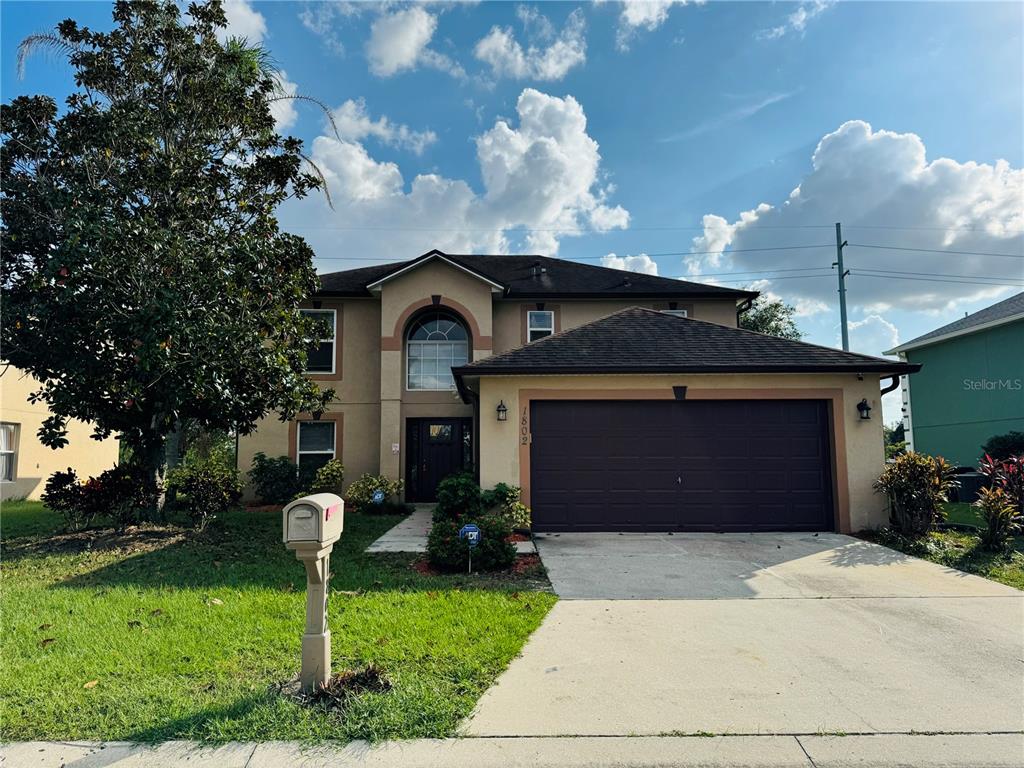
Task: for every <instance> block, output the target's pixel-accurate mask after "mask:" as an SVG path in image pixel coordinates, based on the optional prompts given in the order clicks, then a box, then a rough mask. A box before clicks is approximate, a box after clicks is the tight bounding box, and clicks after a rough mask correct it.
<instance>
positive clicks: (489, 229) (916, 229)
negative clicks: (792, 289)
mask: <svg viewBox="0 0 1024 768" xmlns="http://www.w3.org/2000/svg"><path fill="white" fill-rule="evenodd" d="M834 226H835V225H834V224H758V225H757V229H780V230H788V229H797V230H799V229H832V228H833V227H834ZM844 226H846V228H847V229H878V230H897V231H905V232H985V231H987V230H985V229H984V228H979V227H914V226H900V225H897V224H848V225H844ZM281 228H282V229H285V230H291V229H308V230H324V231H337V232H565V233H570V232H576V233H582V234H594V235H598V234H608V232H610V231H613V230H607V229H595V228H593V227H516V226H508V227H399V226H380V227H376V226H331V225H322V224H321V225H314V224H290V225H288V224H282V225H281ZM705 229H706V227H704V226H675V225H662V226H654V225H652V226H633V225H631V226H629V227H628V231H630V232H704V231H705ZM1007 231H1009V232H1016V233H1022V232H1024V229H1016V228H1008V230H1007ZM851 245H852V243H851Z"/></svg>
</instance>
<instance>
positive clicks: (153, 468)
mask: <svg viewBox="0 0 1024 768" xmlns="http://www.w3.org/2000/svg"><path fill="white" fill-rule="evenodd" d="M166 450H167V449H166V446H165V440H164V438H163V437H153V438H150V440H149V442H148V444H147V445H146V446H145V447H143V448H142V449H140V450H139V451H137V452H136V466H138V467H139V469H141V470H142V472H143V474H144V475H145V477H147V478H150V479H151V480H152V481H153V482H154V483H156V486H157V488H158V489H159V491H158V492H157V497H156V504H155V506H154V507H153V509H152V510H150V515H151V517H152V519H154V520H157V519H162V518H163V514H164V506H165V503H166V500H167V497H166V491H165V490H164V484H163V477H164V463H165V461H166V458H167V456H166Z"/></svg>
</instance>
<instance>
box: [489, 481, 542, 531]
mask: <svg viewBox="0 0 1024 768" xmlns="http://www.w3.org/2000/svg"><path fill="white" fill-rule="evenodd" d="M520 493H521V491H520V489H519V488H517V487H515V486H514V485H506V484H505V483H498V484H497V485H496V486H494V487H493V488H492V489H491V490H489V491H484V492H483V495H482V496H481V504H482V505H483V508H484V510H485V511H488V512H495V513H497V514H500V515H503V516H504V517H505V519H506V520H508V523H509V525H510V526H512V528H513V529H514V530H519V531H526V530H529V528H530V508H529V507H528V506H526V505H525V504H523V503H522V502H521V501H519V495H520Z"/></svg>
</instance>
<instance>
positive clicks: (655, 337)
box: [453, 307, 921, 377]
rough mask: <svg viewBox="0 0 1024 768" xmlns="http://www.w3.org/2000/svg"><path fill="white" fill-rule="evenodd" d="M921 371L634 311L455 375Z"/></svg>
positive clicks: (481, 362) (480, 362) (459, 370)
mask: <svg viewBox="0 0 1024 768" xmlns="http://www.w3.org/2000/svg"><path fill="white" fill-rule="evenodd" d="M920 368H921V366H920V365H915V364H909V363H902V362H898V361H895V360H885V359H883V358H880V357H871V356H869V355H861V354H856V353H853V352H843V351H842V350H839V349H833V348H831V347H820V346H818V345H816V344H807V343H805V342H802V341H792V340H790V339H780V338H778V337H777V336H766V335H764V334H760V333H754V332H753V331H746V330H742V329H740V328H730V327H728V326H725V325H719V324H717V323H709V322H706V321H703V320H694V319H691V318H685V317H677V316H675V315H670V314H667V313H665V312H659V311H657V310H653V309H644V308H641V307H630V308H629V309H624V310H622V311H620V312H616V313H615V314H614V315H610V316H608V317H605V318H602V319H600V320H595V321H593V322H591V323H587V324H586V325H581V326H578V327H576V328H573V329H571V330H568V331H563V332H562V333H558V334H555V335H553V336H548V337H546V338H543V339H540V340H539V341H535V342H533V343H532V344H527V345H526V346H524V347H518V348H517V349H513V350H510V351H508V352H503V353H501V354H499V355H494V356H492V357H488V358H485V359H483V360H478V361H477V362H475V363H470V364H469V365H465V366H462V367H460V368H456V369H453V370H454V373H455V374H456V375H457V376H459V377H462V376H479V375H506V374H507V375H521V374H530V373H544V374H548V373H569V374H571V373H740V372H742V373H801V372H802V373H836V372H850V373H885V374H890V375H895V374H901V373H912V372H914V371H917V370H919V369H920Z"/></svg>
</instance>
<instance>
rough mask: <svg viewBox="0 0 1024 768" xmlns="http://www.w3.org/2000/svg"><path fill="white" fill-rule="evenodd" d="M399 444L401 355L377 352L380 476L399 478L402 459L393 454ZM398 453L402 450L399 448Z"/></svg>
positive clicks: (400, 424) (398, 455) (389, 351)
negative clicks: (378, 362)
mask: <svg viewBox="0 0 1024 768" xmlns="http://www.w3.org/2000/svg"><path fill="white" fill-rule="evenodd" d="M395 445H399V446H401V445H402V352H401V350H382V351H381V353H380V473H381V474H382V475H384V476H386V477H390V478H393V479H396V480H397V479H401V477H402V462H401V459H402V456H401V453H396V452H395V451H394V446H395ZM400 450H401V449H400Z"/></svg>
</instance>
